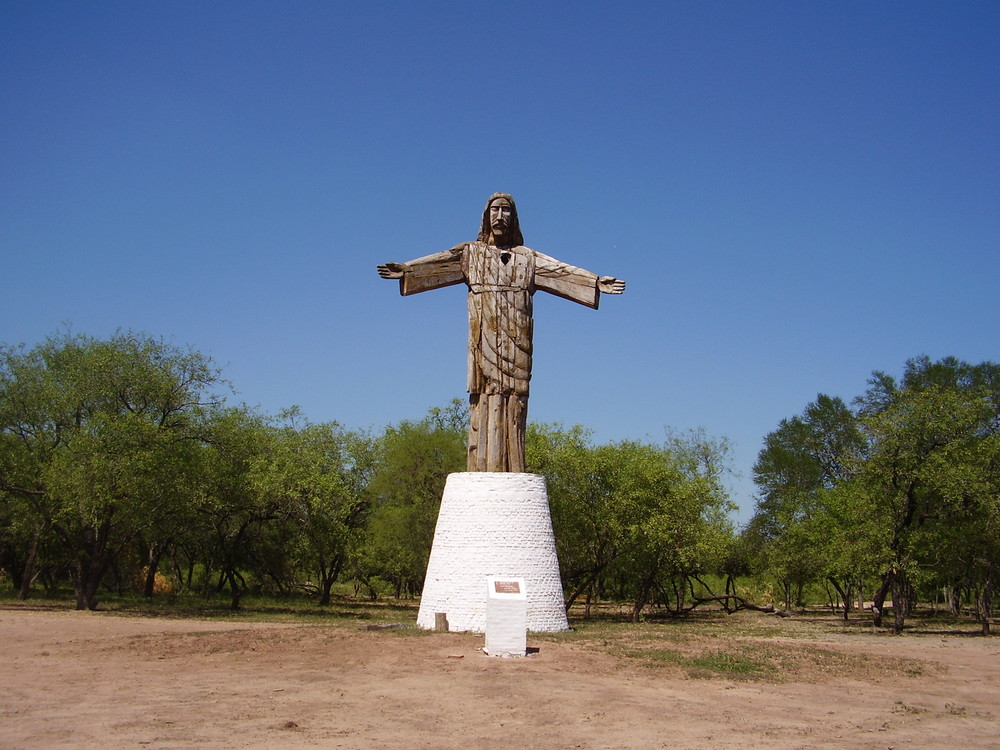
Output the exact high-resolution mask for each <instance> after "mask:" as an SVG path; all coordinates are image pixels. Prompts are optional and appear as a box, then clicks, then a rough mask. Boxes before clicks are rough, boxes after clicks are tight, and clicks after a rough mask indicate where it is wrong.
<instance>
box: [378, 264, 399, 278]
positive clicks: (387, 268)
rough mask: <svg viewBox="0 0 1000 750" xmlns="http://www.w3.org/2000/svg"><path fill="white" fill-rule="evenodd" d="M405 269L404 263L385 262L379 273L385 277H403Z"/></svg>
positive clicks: (379, 268)
mask: <svg viewBox="0 0 1000 750" xmlns="http://www.w3.org/2000/svg"><path fill="white" fill-rule="evenodd" d="M403 270H404V269H403V264H402V263H383V264H382V265H380V266H379V267H378V275H379V276H381V277H382V278H383V279H401V278H403Z"/></svg>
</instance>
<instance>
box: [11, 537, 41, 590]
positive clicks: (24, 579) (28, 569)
mask: <svg viewBox="0 0 1000 750" xmlns="http://www.w3.org/2000/svg"><path fill="white" fill-rule="evenodd" d="M40 537H41V531H37V532H36V533H35V538H34V539H32V540H31V549H30V550H28V559H27V560H25V561H24V571H23V572H22V573H21V580H20V585H19V586H18V591H17V598H18V599H20V600H21V601H25V600H26V599H27V598H28V595H29V594H30V593H31V584H32V583H34V582H35V558H36V557H37V555H38V540H39V539H40Z"/></svg>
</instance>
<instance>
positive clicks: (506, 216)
mask: <svg viewBox="0 0 1000 750" xmlns="http://www.w3.org/2000/svg"><path fill="white" fill-rule="evenodd" d="M513 216H514V209H513V207H512V206H511V205H510V203H509V202H508V201H507V200H505V199H503V198H497V199H496V200H494V201H493V202H492V203H490V230H491V231H492V232H493V239H494V240H495V241H500V240H502V239H504V238H506V237H507V233H508V232H509V231H510V223H511V221H512V219H513Z"/></svg>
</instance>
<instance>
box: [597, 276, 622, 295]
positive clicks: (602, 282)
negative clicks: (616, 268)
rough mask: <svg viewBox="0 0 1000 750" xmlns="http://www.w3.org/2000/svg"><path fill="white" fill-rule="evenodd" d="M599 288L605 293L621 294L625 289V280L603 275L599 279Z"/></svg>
mask: <svg viewBox="0 0 1000 750" xmlns="http://www.w3.org/2000/svg"><path fill="white" fill-rule="evenodd" d="M597 288H598V289H599V290H600V291H601V292H603V293H604V294H621V293H622V292H624V291H625V282H624V281H622V280H621V279H616V278H615V277H614V276H602V277H601V278H599V279H598V280H597Z"/></svg>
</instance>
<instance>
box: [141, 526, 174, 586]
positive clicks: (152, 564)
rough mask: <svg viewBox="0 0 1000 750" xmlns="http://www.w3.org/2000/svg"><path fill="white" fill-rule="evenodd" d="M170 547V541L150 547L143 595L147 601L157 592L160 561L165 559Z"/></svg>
mask: <svg viewBox="0 0 1000 750" xmlns="http://www.w3.org/2000/svg"><path fill="white" fill-rule="evenodd" d="M169 547H170V542H169V540H168V541H166V542H160V543H155V544H152V545H151V546H150V547H149V557H148V560H149V565H148V568H147V570H146V582H145V584H144V586H143V590H142V595H143V596H144V597H146V598H147V599H149V598H152V596H153V594H154V593H155V590H156V571H157V570H158V569H159V567H160V560H162V559H163V554H164V553H165V552H166V551H167V549H168V548H169Z"/></svg>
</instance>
